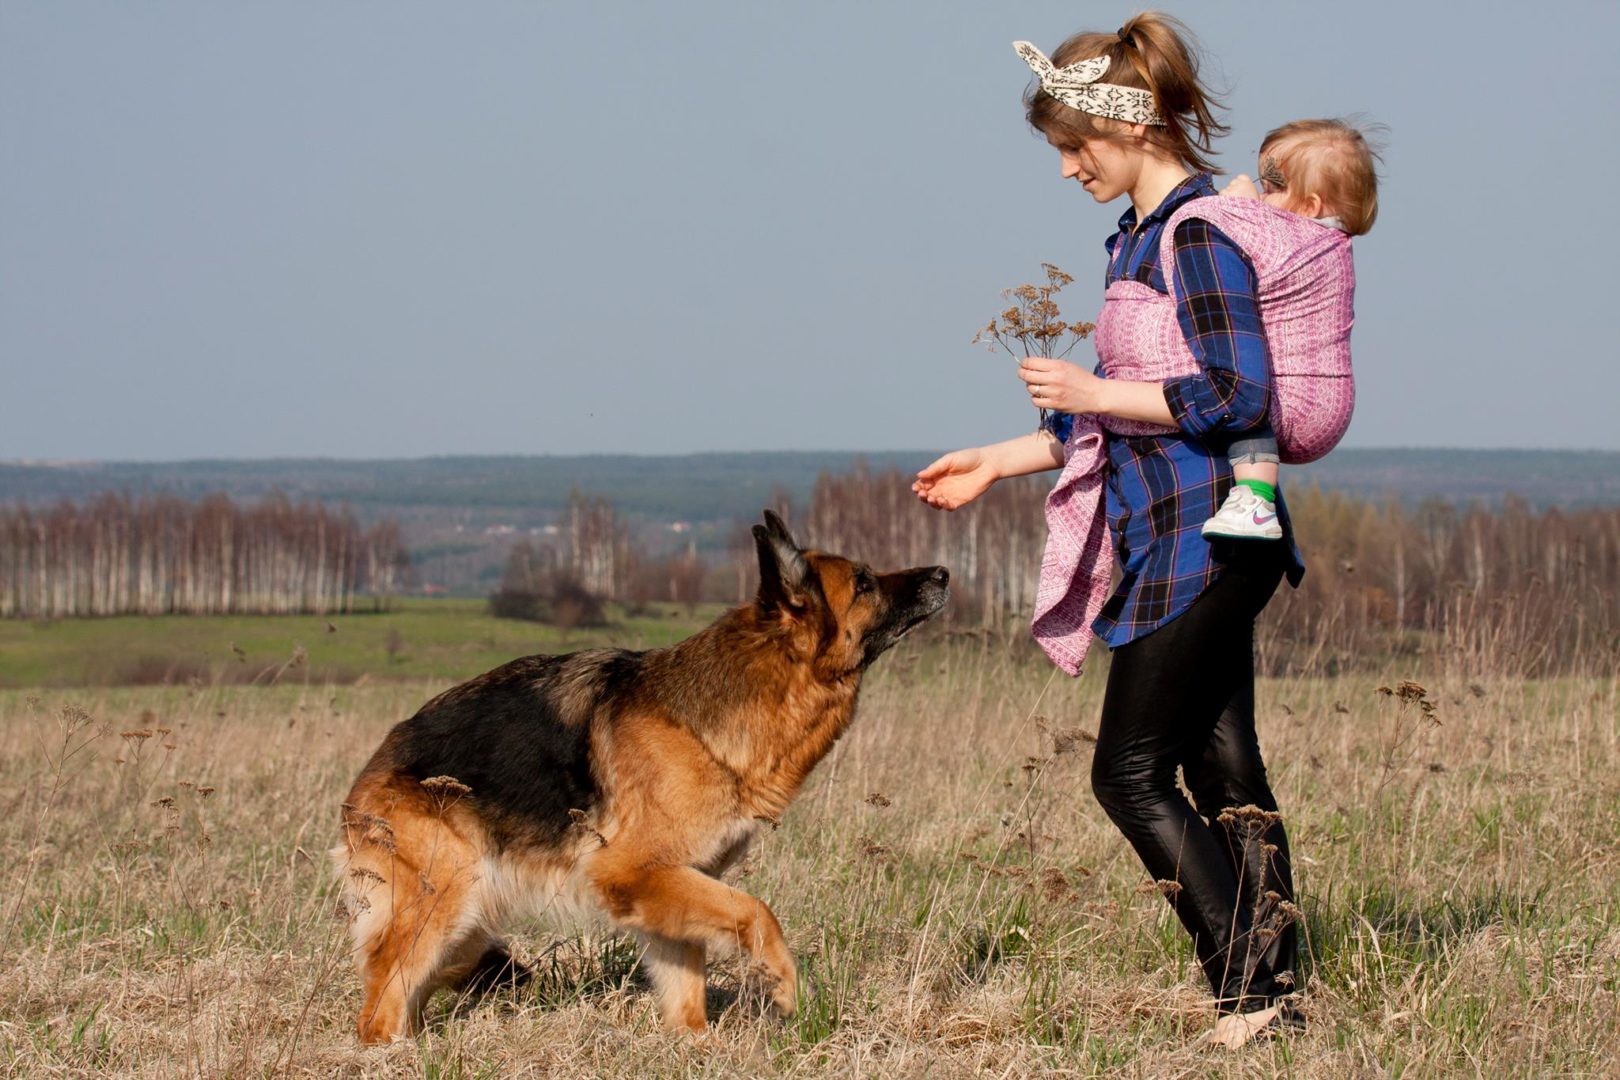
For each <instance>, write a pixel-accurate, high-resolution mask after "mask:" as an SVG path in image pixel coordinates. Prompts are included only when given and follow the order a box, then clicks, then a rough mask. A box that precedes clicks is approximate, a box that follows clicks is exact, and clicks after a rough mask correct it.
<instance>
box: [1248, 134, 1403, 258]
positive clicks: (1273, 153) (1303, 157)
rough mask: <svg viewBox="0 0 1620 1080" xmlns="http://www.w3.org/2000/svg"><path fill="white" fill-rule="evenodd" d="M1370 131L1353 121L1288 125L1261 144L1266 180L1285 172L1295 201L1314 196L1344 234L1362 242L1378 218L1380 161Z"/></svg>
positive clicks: (1284, 185)
mask: <svg viewBox="0 0 1620 1080" xmlns="http://www.w3.org/2000/svg"><path fill="white" fill-rule="evenodd" d="M1369 128H1370V125H1366V124H1363V123H1359V122H1352V121H1349V120H1295V121H1294V122H1293V123H1291V124H1284V125H1283V126H1282V127H1280V128H1277V129H1275V130H1274V131H1271V132H1269V133H1268V134H1267V135H1266V137H1265V141H1263V142H1262V143H1261V144H1260V172H1261V175H1262V176H1265V174H1266V173H1267V172H1269V171H1273V170H1274V171H1276V172H1280V173H1281V174H1282V181H1283V189H1284V190H1285V191H1287V192H1288V196H1289V199H1290V201H1293V200H1296V199H1306V198H1309V197H1310V196H1312V195H1315V196H1317V197H1319V198H1320V199H1321V200H1322V206H1323V208H1324V213H1327V214H1332V215H1334V216H1335V217H1337V218H1338V219H1339V224H1341V225H1343V226H1344V231H1345V232H1347V233H1349V234H1350V235H1351V236H1361V235H1362V234H1364V233H1365V232H1367V230H1368V229H1371V228H1372V226H1373V221H1374V220H1376V219H1377V217H1378V162H1379V157H1378V151H1377V149H1376V148H1374V147H1373V146H1372V145H1371V143H1369V142H1368V139H1367V133H1368V129H1369Z"/></svg>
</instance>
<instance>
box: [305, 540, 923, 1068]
mask: <svg viewBox="0 0 1620 1080" xmlns="http://www.w3.org/2000/svg"><path fill="white" fill-rule="evenodd" d="M753 532H754V540H755V545H756V547H757V548H758V553H759V570H760V584H759V593H758V595H757V596H756V598H755V600H754V602H753V603H751V604H747V605H744V606H742V607H738V608H735V609H733V610H732V611H730V612H728V613H727V614H725V615H723V616H721V618H720V619H719V620H718V621H717V622H715V623H714V624H713V625H711V626H709V627H707V628H706V629H704V630H702V631H700V632H699V633H697V634H695V635H693V636H692V637H690V638H687V639H686V640H685V641H682V642H680V643H679V644H677V645H672V646H670V647H668V648H663V649H650V650H647V651H646V652H630V651H627V650H624V649H593V650H590V651H586V652H577V653H572V654H569V655H567V656H528V657H524V658H522V659H520V660H514V661H512V662H511V663H509V664H506V665H504V666H502V667H498V668H496V669H495V670H494V671H491V672H488V673H487V674H484V675H481V676H479V677H478V678H476V679H473V680H472V681H470V682H466V683H462V684H461V685H460V686H457V687H454V688H452V689H450V690H447V691H445V692H444V693H442V694H440V695H439V696H438V697H436V698H434V699H433V700H432V701H430V702H428V703H427V704H426V705H424V706H423V707H422V709H421V710H420V711H419V712H418V713H417V714H416V715H415V716H413V717H411V718H410V719H409V720H406V721H404V722H403V723H400V724H398V725H396V726H395V727H394V729H393V730H392V731H390V732H389V733H388V735H387V737H386V738H385V739H384V740H383V743H382V745H381V746H380V747H379V748H378V749H377V752H376V753H375V754H373V755H372V758H371V760H370V762H368V763H367V765H366V767H365V769H364V770H362V771H361V773H360V776H359V778H358V779H356V780H355V782H354V787H353V789H352V790H351V791H350V792H349V797H348V801H347V802H345V803H344V804H343V833H344V837H343V843H341V844H339V845H338V847H337V848H335V849H334V850H333V852H332V855H333V858H334V859H335V860H336V862H337V865H338V869H339V873H340V875H341V877H342V885H343V892H344V903H345V907H346V910H347V911H348V913H349V916H350V918H351V920H352V922H351V926H352V930H353V934H354V945H355V954H356V959H357V962H358V966H359V969H360V978H361V982H362V983H363V984H364V991H365V1001H364V1003H363V1004H362V1005H361V1007H360V1017H359V1024H358V1031H359V1036H360V1039H361V1041H362V1042H368V1043H375V1042H384V1041H387V1040H389V1039H391V1038H393V1037H394V1036H396V1035H410V1034H414V1033H415V1032H417V1031H419V1030H420V1027H421V1018H422V1008H423V1006H424V1004H425V1003H426V1001H427V999H428V997H429V996H430V995H431V994H432V993H433V992H434V991H435V990H436V989H438V988H440V987H451V988H456V989H472V988H476V987H480V986H486V985H488V984H489V983H490V982H492V981H495V980H499V979H502V978H512V977H513V976H514V973H516V972H518V971H519V969H518V968H517V967H516V966H515V965H514V963H513V961H512V959H511V957H510V956H509V955H508V953H507V951H506V946H505V943H504V942H503V941H502V939H501V936H500V934H501V929H502V927H503V925H504V924H505V923H506V922H507V920H508V919H509V918H511V917H512V916H514V915H518V914H522V913H544V912H546V911H547V910H548V909H552V908H553V906H554V905H567V906H568V907H571V908H573V909H575V910H579V909H583V910H584V911H585V912H599V913H601V914H603V915H605V916H606V917H607V919H608V920H610V921H611V922H612V923H613V924H615V925H616V926H618V927H621V928H623V929H625V930H627V931H629V932H631V933H633V934H635V935H636V936H637V937H638V938H639V939H640V941H641V942H642V944H643V945H644V946H645V953H644V962H645V964H646V967H647V971H648V974H649V976H650V979H651V982H652V986H653V992H654V995H655V997H656V1000H657V1004H658V1009H659V1013H660V1015H661V1016H662V1019H663V1022H664V1024H665V1025H666V1026H667V1027H670V1028H677V1029H679V1028H687V1029H692V1030H701V1029H702V1028H703V1027H704V1025H705V1024H706V1022H707V1016H706V1014H705V1010H704V1000H703V999H704V957H705V955H706V954H707V953H708V952H709V950H711V949H717V948H736V947H740V948H742V949H743V950H745V951H746V952H747V953H748V955H749V957H750V959H751V961H752V962H753V963H754V964H756V965H757V966H758V967H759V968H761V969H762V970H763V972H764V976H765V980H766V984H767V987H768V992H769V994H770V997H771V1003H772V1005H773V1006H774V1008H775V1009H776V1011H777V1012H778V1013H780V1014H781V1015H784V1016H788V1015H791V1014H792V1013H793V1011H794V1009H795V1008H796V1007H797V1003H798V990H797V985H796V970H795V967H794V963H793V957H792V955H791V954H790V953H789V952H788V947H787V943H786V941H784V940H783V937H782V928H781V925H780V924H778V923H777V921H776V916H775V915H773V914H772V913H771V910H770V908H768V907H766V906H765V905H764V904H763V903H762V902H760V901H759V900H757V899H755V898H754V897H752V896H749V895H748V894H747V893H744V892H742V891H740V890H738V889H734V888H732V887H731V886H729V885H726V884H725V883H723V882H721V881H720V880H719V877H720V874H721V873H722V872H723V871H724V870H725V869H726V868H727V867H728V866H730V865H731V864H733V863H734V862H736V861H737V859H739V858H740V857H741V856H742V855H743V853H744V852H745V851H746V849H747V847H748V843H749V840H750V839H751V838H752V836H753V834H754V833H755V831H756V830H758V829H760V828H761V827H762V824H763V823H774V822H776V821H778V820H780V818H781V815H782V813H783V811H785V810H786V809H787V806H788V804H789V803H790V802H792V801H793V797H794V795H795V794H796V793H797V792H798V790H799V787H800V785H801V784H803V783H804V780H805V777H806V776H807V775H809V773H810V770H811V769H813V768H815V766H816V763H817V762H818V761H820V760H821V758H822V757H823V756H824V755H825V754H826V753H827V752H828V751H829V750H830V749H831V748H832V746H833V743H834V742H836V741H837V739H838V737H839V736H840V735H842V734H843V732H844V729H845V728H847V727H848V726H849V723H850V721H851V720H852V719H853V717H854V714H855V698H856V694H857V692H858V691H859V689H860V685H861V676H862V674H863V673H864V672H865V671H866V669H867V667H868V666H869V665H870V664H871V663H872V661H874V660H876V659H877V658H878V656H879V655H880V654H882V653H883V652H884V650H886V649H888V648H889V647H890V646H892V645H893V644H894V643H895V642H897V641H899V640H900V639H901V638H902V637H904V636H905V634H906V632H907V631H909V630H910V629H912V628H913V627H914V626H916V625H918V624H919V623H921V622H922V621H923V620H925V619H927V618H928V617H929V616H931V615H933V614H934V613H935V612H937V611H939V610H940V608H942V607H943V606H944V605H945V601H946V598H947V597H948V595H949V589H948V587H947V582H948V579H949V575H948V574H947V572H946V570H945V568H944V567H939V566H930V567H922V568H918V569H913V570H902V571H898V572H896V573H890V574H876V573H873V572H872V570H871V569H870V568H868V567H866V566H864V565H861V564H860V563H856V562H852V561H850V560H849V559H845V558H841V557H839V556H837V555H829V554H826V553H824V552H820V551H809V550H803V549H801V548H800V547H799V546H798V544H796V543H795V542H794V540H793V537H792V536H791V535H790V534H789V533H788V530H787V528H786V527H785V526H784V525H783V524H782V521H781V519H780V518H778V517H777V516H776V515H775V514H772V513H770V512H768V511H767V512H766V514H765V524H764V525H755V526H754V529H753Z"/></svg>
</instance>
